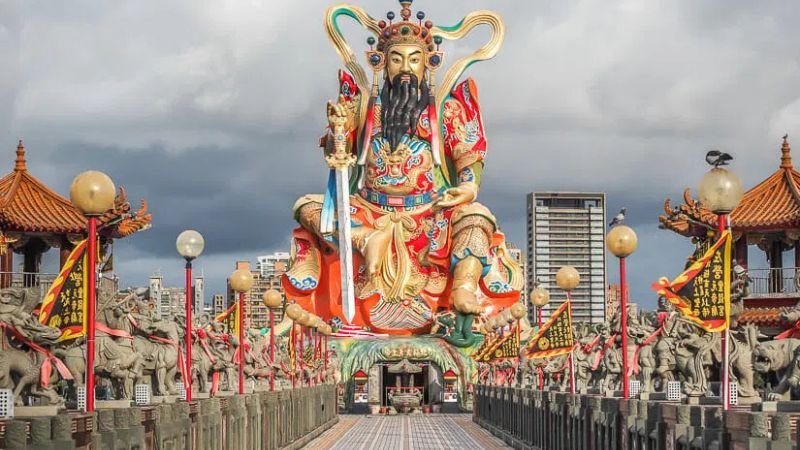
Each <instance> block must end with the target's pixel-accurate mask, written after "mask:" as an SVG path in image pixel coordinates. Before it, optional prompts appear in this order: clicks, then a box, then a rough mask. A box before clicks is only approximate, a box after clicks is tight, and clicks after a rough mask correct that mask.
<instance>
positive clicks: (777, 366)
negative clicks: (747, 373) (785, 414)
mask: <svg viewBox="0 0 800 450" xmlns="http://www.w3.org/2000/svg"><path fill="white" fill-rule="evenodd" d="M798 347H800V339H780V340H775V341H767V342H761V343H759V344H758V345H756V346H755V348H754V349H753V351H752V353H753V368H754V369H755V371H756V372H759V373H761V374H763V375H768V374H770V373H775V374H776V375H777V378H778V384H777V385H776V386H775V387H774V388H773V389H772V392H770V393H769V394H767V399H768V400H784V399H786V400H788V397H789V394H790V390H793V389H795V388H797V385H798V382H800V369H798V367H797V364H798V362H800V361H798V355H797V353H798V352H797V349H798Z"/></svg>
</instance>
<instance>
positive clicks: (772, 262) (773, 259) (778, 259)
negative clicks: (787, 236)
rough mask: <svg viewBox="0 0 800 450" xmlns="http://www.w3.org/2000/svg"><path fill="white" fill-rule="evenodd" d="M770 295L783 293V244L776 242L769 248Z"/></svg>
mask: <svg viewBox="0 0 800 450" xmlns="http://www.w3.org/2000/svg"><path fill="white" fill-rule="evenodd" d="M769 269H770V270H769V273H770V277H769V278H770V280H769V281H770V283H769V284H770V290H769V292H770V293H780V292H783V242H781V241H778V240H775V241H772V242H770V247H769Z"/></svg>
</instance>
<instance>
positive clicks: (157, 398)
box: [150, 395, 181, 405]
mask: <svg viewBox="0 0 800 450" xmlns="http://www.w3.org/2000/svg"><path fill="white" fill-rule="evenodd" d="M180 399H181V396H180V395H154V396H153V397H152V400H151V401H150V403H152V404H154V405H158V404H161V403H175V402H177V401H178V400H180Z"/></svg>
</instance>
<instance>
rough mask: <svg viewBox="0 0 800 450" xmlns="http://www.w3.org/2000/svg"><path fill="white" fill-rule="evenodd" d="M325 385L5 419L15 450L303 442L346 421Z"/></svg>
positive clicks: (6, 436)
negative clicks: (339, 422) (339, 419)
mask: <svg viewBox="0 0 800 450" xmlns="http://www.w3.org/2000/svg"><path fill="white" fill-rule="evenodd" d="M336 401H337V398H336V388H335V386H333V385H321V386H315V387H307V388H301V389H294V390H285V391H275V392H257V393H254V394H245V395H233V396H226V397H216V398H209V399H201V400H197V401H193V402H177V403H171V404H161V405H156V406H146V407H135V406H131V407H129V408H119V409H100V410H98V411H96V412H95V413H94V414H83V413H65V414H61V415H58V416H55V417H35V418H16V419H14V420H8V421H3V422H0V436H1V437H0V448H2V449H7V450H89V449H93V450H95V449H96V450H100V449H102V450H144V449H147V450H150V449H170V450H271V449H290V450H293V449H298V448H301V447H303V446H304V445H305V444H306V443H308V442H309V441H310V440H312V439H313V438H315V437H316V436H318V435H319V434H320V433H322V432H323V431H325V430H327V429H328V428H330V427H331V426H333V425H334V424H335V423H336V422H337V421H338V416H337V405H336Z"/></svg>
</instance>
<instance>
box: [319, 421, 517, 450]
mask: <svg viewBox="0 0 800 450" xmlns="http://www.w3.org/2000/svg"><path fill="white" fill-rule="evenodd" d="M305 448H306V449H308V450H372V449H376V450H429V449H430V450H434V449H435V450H448V449H453V450H473V449H507V448H510V447H507V446H506V445H505V444H504V443H503V441H501V440H499V439H497V438H495V437H494V436H492V435H491V434H490V433H489V432H487V431H485V430H484V429H483V428H481V427H479V426H478V425H476V424H475V423H473V422H472V416H470V415H468V414H435V415H428V416H421V415H419V416H349V415H347V416H339V423H338V424H336V426H334V427H333V428H331V429H330V430H328V431H326V432H325V433H323V434H322V435H321V436H320V437H319V438H317V439H315V440H313V441H311V442H310V443H309V444H308V445H307V446H306V447H305Z"/></svg>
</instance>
